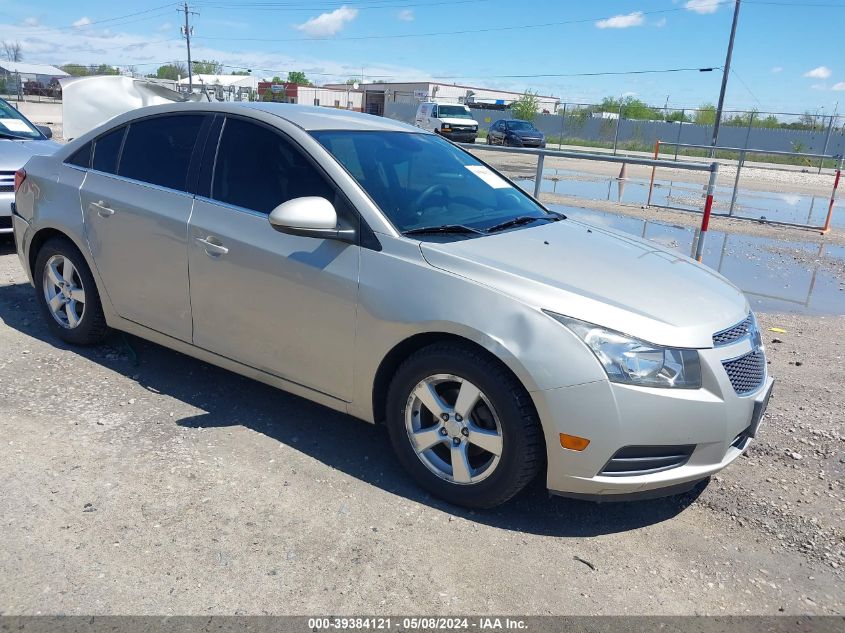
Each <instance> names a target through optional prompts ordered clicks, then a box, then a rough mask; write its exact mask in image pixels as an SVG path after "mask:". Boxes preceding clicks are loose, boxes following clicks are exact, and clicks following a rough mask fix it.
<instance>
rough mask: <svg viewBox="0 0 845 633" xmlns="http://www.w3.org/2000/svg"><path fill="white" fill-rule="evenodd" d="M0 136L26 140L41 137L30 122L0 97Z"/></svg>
mask: <svg viewBox="0 0 845 633" xmlns="http://www.w3.org/2000/svg"><path fill="white" fill-rule="evenodd" d="M0 138H23V139H27V140H32V139H41V138H43V136H42V134H41V132H39V131H38V128H36V127H35V126H34V125H33V124H32V123H30V122H29V121H27V120H26V119H25V118H24V117H23V115H21V113H20V112H18V111H17V110H15V109H14V108H13V107H12V106H11V105H9V103H8V102H7V101H4V100H3V99H0Z"/></svg>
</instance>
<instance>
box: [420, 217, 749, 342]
mask: <svg viewBox="0 0 845 633" xmlns="http://www.w3.org/2000/svg"><path fill="white" fill-rule="evenodd" d="M420 248H421V250H422V253H423V257H425V259H426V261H428V263H429V264H431V265H432V266H434V267H436V268H440V269H442V270H446V271H449V272H451V273H453V274H456V275H460V276H463V277H466V278H468V279H470V280H472V281H474V282H477V283H480V284H484V285H487V286H490V287H492V288H494V289H496V290H497V291H499V292H503V293H505V294H508V295H510V296H512V297H514V298H517V299H518V300H520V301H522V302H524V303H526V304H528V305H532V306H534V307H536V308H538V309H542V310H550V311H553V312H557V313H559V314H563V315H566V316H570V317H573V318H576V319H581V320H583V321H588V322H590V323H595V324H597V325H601V326H604V327H608V328H611V329H614V330H617V331H619V332H623V333H626V334H629V335H631V336H635V337H638V338H641V339H643V340H646V341H649V342H651V343H655V344H659V345H670V346H677V347H699V348H703V347H712V335H713V333H715V332H718V331H719V330H723V329H725V328H728V327H730V326H732V325H734V324H736V323H737V322H739V321H741V320H742V319H743V318H744V317H745V315H746V314H747V313H748V310H749V306H748V301H747V300H746V298H745V296H744V295H743V294H742V291H741V290H739V289H738V288H737V287H735V286H734V285H733V284H731V283H730V282H729V281H727V280H726V279H725V278H724V277H722V276H721V275H719V274H718V273H717V272H715V271H714V270H712V269H710V268H708V267H706V266H703V265H701V264H699V263H697V262H695V261H693V260H692V259H690V258H688V257H685V256H683V255H680V254H678V253H675V252H673V251H669V250H667V249H665V248H663V247H661V246H659V245H657V244H654V243H653V242H647V241H645V240H641V239H639V238H635V237H632V236H630V235H627V234H624V233H620V232H617V231H613V230H608V229H605V228H599V227H595V226H590V225H588V224H585V223H582V222H577V221H574V220H570V219H566V220H561V221H559V222H553V223H548V224H544V225H540V226H536V227H528V228H523V229H519V230H513V231H508V232H504V233H500V234H494V235H490V236H486V237H480V238H473V239H466V240H461V241H456V242H448V243H436V242H421V244H420Z"/></svg>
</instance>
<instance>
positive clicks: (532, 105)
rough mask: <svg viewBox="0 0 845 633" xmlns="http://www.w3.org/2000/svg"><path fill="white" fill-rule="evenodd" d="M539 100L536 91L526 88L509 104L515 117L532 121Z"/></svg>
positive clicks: (535, 114)
mask: <svg viewBox="0 0 845 633" xmlns="http://www.w3.org/2000/svg"><path fill="white" fill-rule="evenodd" d="M539 106H540V100H539V99H538V98H537V93H536V92H531V91H529V90H526V91H525V92H524V93H523V94H522V96H521V97H520V98H519V99H517V100H516V101H514V102H513V103H512V104H511V112H512V113H513V115H514V117H516V118H517V119H522V120H523V121H533V120H534V118H535V117H536V116H537V109H538V108H539Z"/></svg>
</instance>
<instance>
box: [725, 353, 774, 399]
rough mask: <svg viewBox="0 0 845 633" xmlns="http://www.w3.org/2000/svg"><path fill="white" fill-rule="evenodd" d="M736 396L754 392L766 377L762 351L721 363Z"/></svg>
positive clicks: (764, 359)
mask: <svg viewBox="0 0 845 633" xmlns="http://www.w3.org/2000/svg"><path fill="white" fill-rule="evenodd" d="M722 366H723V367H724V368H725V371H726V372H727V373H728V378H729V379H730V381H731V385H732V386H733V388H734V391H736V393H737V395H740V396H742V395H745V394H748V393H751V392H753V391H756V390H757V389H758V388H759V387H760V385H762V384H763V380H764V379H765V377H766V356H765V354H763V352H762V351H756V352H750V353H748V354H746V355H745V356H740V357H739V358H734V359H733V360H724V361H722Z"/></svg>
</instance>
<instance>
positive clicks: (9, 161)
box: [0, 138, 61, 171]
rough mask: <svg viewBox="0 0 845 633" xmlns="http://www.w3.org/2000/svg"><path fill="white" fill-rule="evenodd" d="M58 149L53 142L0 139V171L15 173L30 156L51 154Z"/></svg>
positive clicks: (56, 144) (58, 145)
mask: <svg viewBox="0 0 845 633" xmlns="http://www.w3.org/2000/svg"><path fill="white" fill-rule="evenodd" d="M60 147H61V145H60V144H59V143H56V142H55V141H15V140H11V139H5V138H4V139H0V171H17V170H18V169H20V168H21V167H23V166H24V164H25V163H26V161H28V160H29V158H30V156H36V155H47V154H52V153H53V152H55V151H56V150H57V149H59V148H60Z"/></svg>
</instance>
